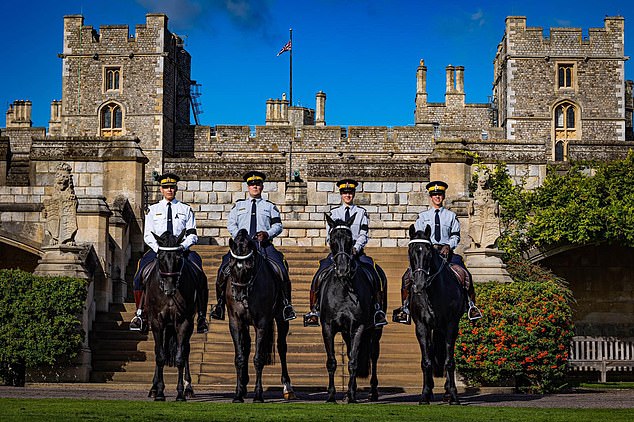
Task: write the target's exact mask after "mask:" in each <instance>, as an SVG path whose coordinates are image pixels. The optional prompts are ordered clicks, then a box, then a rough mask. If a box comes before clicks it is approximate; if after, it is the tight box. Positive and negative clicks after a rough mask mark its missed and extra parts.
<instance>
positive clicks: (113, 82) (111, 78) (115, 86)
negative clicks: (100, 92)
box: [104, 67, 121, 91]
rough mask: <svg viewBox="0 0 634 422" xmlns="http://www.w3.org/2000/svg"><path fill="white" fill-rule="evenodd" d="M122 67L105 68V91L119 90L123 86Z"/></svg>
mask: <svg viewBox="0 0 634 422" xmlns="http://www.w3.org/2000/svg"><path fill="white" fill-rule="evenodd" d="M120 79H121V68H119V67H107V68H105V69H104V82H105V85H104V90H105V91H119V90H120V88H121V84H120Z"/></svg>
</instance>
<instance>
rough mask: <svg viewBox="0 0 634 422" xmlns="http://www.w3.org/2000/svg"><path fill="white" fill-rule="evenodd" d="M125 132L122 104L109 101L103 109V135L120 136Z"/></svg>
mask: <svg viewBox="0 0 634 422" xmlns="http://www.w3.org/2000/svg"><path fill="white" fill-rule="evenodd" d="M122 132H123V113H122V111H121V106H120V105H118V104H115V103H109V104H106V105H105V106H103V108H102V109H101V136H120V135H121V134H122Z"/></svg>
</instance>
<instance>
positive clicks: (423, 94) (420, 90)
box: [416, 59, 427, 108]
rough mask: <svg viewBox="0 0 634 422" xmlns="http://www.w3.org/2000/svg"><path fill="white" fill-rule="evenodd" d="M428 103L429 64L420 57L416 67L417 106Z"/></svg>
mask: <svg viewBox="0 0 634 422" xmlns="http://www.w3.org/2000/svg"><path fill="white" fill-rule="evenodd" d="M426 104H427V66H425V60H423V59H420V64H419V65H418V69H416V108H418V107H419V106H424V105H426Z"/></svg>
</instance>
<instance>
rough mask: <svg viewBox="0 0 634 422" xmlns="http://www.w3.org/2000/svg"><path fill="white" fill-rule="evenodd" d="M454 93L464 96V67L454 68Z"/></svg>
mask: <svg viewBox="0 0 634 422" xmlns="http://www.w3.org/2000/svg"><path fill="white" fill-rule="evenodd" d="M456 93H458V94H464V66H456Z"/></svg>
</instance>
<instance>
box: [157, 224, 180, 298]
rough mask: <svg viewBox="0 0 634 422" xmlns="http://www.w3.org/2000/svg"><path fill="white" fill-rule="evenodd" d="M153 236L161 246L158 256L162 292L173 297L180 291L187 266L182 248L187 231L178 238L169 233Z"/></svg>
mask: <svg viewBox="0 0 634 422" xmlns="http://www.w3.org/2000/svg"><path fill="white" fill-rule="evenodd" d="M152 235H153V236H154V238H155V239H156V241H157V243H158V245H159V248H158V252H157V254H156V256H157V259H158V268H159V280H160V285H161V290H162V291H163V293H165V294H166V295H167V296H173V295H174V293H175V292H176V289H178V284H179V282H180V278H181V273H182V272H183V265H184V264H185V260H184V258H183V248H182V247H181V246H180V244H181V242H182V240H183V237H185V230H183V231H182V232H181V234H180V235H178V237H177V236H174V235H173V234H172V233H170V232H167V231H166V232H165V233H163V234H162V235H160V236H157V235H156V234H155V233H152Z"/></svg>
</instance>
